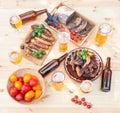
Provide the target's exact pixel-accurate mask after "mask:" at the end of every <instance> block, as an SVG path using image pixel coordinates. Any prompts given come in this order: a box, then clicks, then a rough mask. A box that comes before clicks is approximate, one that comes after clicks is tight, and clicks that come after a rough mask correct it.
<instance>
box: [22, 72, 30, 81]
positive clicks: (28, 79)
mask: <svg viewBox="0 0 120 113" xmlns="http://www.w3.org/2000/svg"><path fill="white" fill-rule="evenodd" d="M31 78H32V75H31V74H30V73H26V74H24V77H23V81H24V82H29V81H30V80H31Z"/></svg>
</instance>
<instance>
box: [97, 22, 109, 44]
mask: <svg viewBox="0 0 120 113" xmlns="http://www.w3.org/2000/svg"><path fill="white" fill-rule="evenodd" d="M110 32H111V26H110V25H109V24H107V23H104V24H101V25H100V26H99V28H98V32H97V34H96V38H95V44H96V45H97V46H102V45H104V43H105V42H106V40H107V38H108V35H109V33H110Z"/></svg>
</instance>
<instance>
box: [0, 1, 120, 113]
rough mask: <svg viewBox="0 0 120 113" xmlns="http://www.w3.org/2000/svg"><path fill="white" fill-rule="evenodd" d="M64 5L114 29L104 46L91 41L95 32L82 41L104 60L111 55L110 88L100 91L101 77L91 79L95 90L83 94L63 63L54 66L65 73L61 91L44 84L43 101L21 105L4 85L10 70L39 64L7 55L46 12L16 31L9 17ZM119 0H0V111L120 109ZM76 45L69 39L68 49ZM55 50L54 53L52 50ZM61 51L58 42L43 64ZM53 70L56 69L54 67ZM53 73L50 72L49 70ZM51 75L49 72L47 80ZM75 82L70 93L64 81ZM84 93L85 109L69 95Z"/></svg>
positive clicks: (119, 112)
mask: <svg viewBox="0 0 120 113" xmlns="http://www.w3.org/2000/svg"><path fill="white" fill-rule="evenodd" d="M60 2H63V3H65V4H66V5H68V6H70V7H72V8H73V9H75V10H77V11H78V12H80V13H81V14H82V15H84V16H86V17H87V18H89V19H91V20H92V21H94V22H95V23H96V24H97V25H99V24H100V23H103V22H107V23H109V24H110V25H112V27H113V33H112V35H111V36H110V37H109V38H108V40H107V42H106V44H105V45H104V46H103V47H97V46H95V45H94V39H95V33H96V32H94V33H92V35H91V36H90V37H89V38H88V40H87V41H86V42H85V43H84V44H83V46H85V47H90V48H92V49H94V50H96V51H97V52H98V53H99V54H100V55H101V57H102V59H103V62H104V64H105V61H106V57H107V56H110V57H111V58H112V64H111V68H112V70H113V75H112V89H111V91H110V92H108V93H104V92H101V90H100V82H101V77H99V78H98V79H97V80H95V81H94V82H93V84H94V90H93V91H92V92H91V93H89V94H83V93H82V92H80V90H79V85H80V84H78V83H76V82H74V81H72V80H71V79H70V78H69V77H68V76H67V74H66V73H65V70H64V67H63V64H61V67H60V68H58V69H57V70H61V71H63V72H64V73H65V75H66V80H65V88H64V90H63V91H56V90H55V89H54V88H53V87H51V85H48V86H47V91H46V94H45V95H46V96H47V98H45V99H44V100H43V101H39V102H37V103H34V104H30V105H22V104H19V103H17V102H15V101H14V100H12V99H11V98H10V96H9V95H8V93H7V89H6V85H7V80H8V78H9V76H10V74H11V73H12V72H14V71H16V70H17V69H19V68H27V67H28V68H33V69H36V70H38V69H39V68H40V66H38V65H35V64H33V63H31V62H30V61H28V60H26V59H24V58H23V61H22V63H21V64H20V65H19V66H15V65H13V64H12V63H11V62H10V61H9V58H8V53H9V52H10V51H11V50H12V49H19V45H20V44H21V42H22V40H23V39H24V37H25V35H26V34H27V33H28V31H29V28H30V26H31V25H32V24H34V23H42V21H43V20H44V19H45V17H46V15H45V14H43V15H41V16H39V17H38V18H37V19H36V20H35V21H30V22H28V23H27V24H25V25H23V26H22V31H21V32H16V31H15V30H14V29H12V28H11V26H10V24H9V18H10V16H11V15H13V14H20V13H23V12H25V11H29V10H31V9H34V10H38V9H43V8H48V10H49V11H51V10H52V9H53V8H54V7H55V6H56V5H57V4H58V3H60ZM119 43H120V0H94V1H93V0H43V1H41V0H12V1H11V0H7V1H5V0H0V113H16V112H17V113H21V112H27V113H40V112H42V113H54V112H59V113H61V112H63V113H66V112H69V113H78V112H80V113H120V90H119V89H120V60H119V59H120V44H119ZM74 48H76V46H75V45H74V44H73V43H71V42H69V48H68V52H69V51H70V50H72V49H74ZM54 53H56V54H54ZM62 54H63V53H60V52H59V50H58V42H56V44H55V45H54V47H53V48H52V50H51V52H50V54H49V55H48V57H47V58H46V60H45V61H44V63H43V65H44V64H46V63H47V62H48V61H50V60H52V59H53V58H58V57H59V56H61V55H62ZM57 70H56V71H57ZM51 74H52V73H51ZM48 79H50V76H48V77H47V78H46V80H48ZM69 82H71V83H73V84H75V92H74V93H73V94H71V93H69V91H68V88H67V85H68V83H69ZM75 94H78V95H79V96H80V97H83V96H84V97H86V98H87V100H88V101H90V102H92V104H93V108H92V109H90V110H88V109H86V108H85V107H83V106H78V105H75V104H73V103H72V102H71V101H70V99H71V97H72V96H73V95H75Z"/></svg>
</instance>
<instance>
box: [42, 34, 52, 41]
mask: <svg viewBox="0 0 120 113" xmlns="http://www.w3.org/2000/svg"><path fill="white" fill-rule="evenodd" d="M42 38H43V39H45V40H47V41H50V42H53V41H54V38H53V37H49V36H47V35H46V34H44V33H42Z"/></svg>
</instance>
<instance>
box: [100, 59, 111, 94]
mask: <svg viewBox="0 0 120 113" xmlns="http://www.w3.org/2000/svg"><path fill="white" fill-rule="evenodd" d="M110 61H111V58H110V57H107V62H106V65H105V69H104V70H103V73H102V82H101V90H102V91H104V92H108V91H110V88H111V77H112V70H111V69H110Z"/></svg>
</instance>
